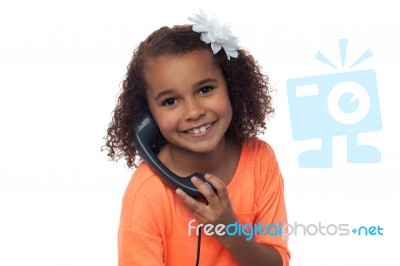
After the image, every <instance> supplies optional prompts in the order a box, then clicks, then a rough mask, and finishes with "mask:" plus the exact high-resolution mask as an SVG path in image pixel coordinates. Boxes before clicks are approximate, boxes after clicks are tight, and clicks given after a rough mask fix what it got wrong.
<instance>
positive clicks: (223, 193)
mask: <svg viewBox="0 0 400 266" xmlns="http://www.w3.org/2000/svg"><path fill="white" fill-rule="evenodd" d="M205 179H206V180H207V182H209V183H210V184H211V185H212V186H213V187H214V188H215V189H216V190H217V195H218V198H219V199H220V201H226V200H229V195H228V190H227V188H226V186H225V184H224V182H223V181H222V180H221V179H220V178H218V177H216V176H214V175H210V174H206V175H205Z"/></svg>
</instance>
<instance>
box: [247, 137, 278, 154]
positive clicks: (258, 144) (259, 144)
mask: <svg viewBox="0 0 400 266" xmlns="http://www.w3.org/2000/svg"><path fill="white" fill-rule="evenodd" d="M242 149H243V153H244V154H245V155H246V156H263V157H264V156H267V157H272V158H275V153H274V150H273V148H272V147H271V145H269V144H268V143H267V142H266V141H264V140H262V139H259V138H257V139H254V140H248V141H246V142H245V143H244V144H243V146H242Z"/></svg>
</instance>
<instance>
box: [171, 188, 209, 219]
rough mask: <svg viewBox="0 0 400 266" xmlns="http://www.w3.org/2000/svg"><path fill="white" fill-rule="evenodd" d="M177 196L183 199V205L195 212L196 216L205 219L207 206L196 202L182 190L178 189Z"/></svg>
mask: <svg viewBox="0 0 400 266" xmlns="http://www.w3.org/2000/svg"><path fill="white" fill-rule="evenodd" d="M176 194H177V195H178V196H179V197H180V198H181V199H182V201H183V203H184V204H185V205H186V206H187V207H188V208H189V209H190V210H191V211H192V212H193V214H194V215H196V216H198V217H199V218H202V219H204V212H205V208H204V207H205V205H204V204H203V203H201V202H199V201H197V200H195V199H194V198H192V197H191V196H189V195H188V194H187V193H185V192H184V191H183V190H182V189H180V188H178V189H176Z"/></svg>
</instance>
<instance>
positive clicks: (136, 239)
mask: <svg viewBox="0 0 400 266" xmlns="http://www.w3.org/2000/svg"><path fill="white" fill-rule="evenodd" d="M227 189H228V192H229V197H230V200H231V204H232V207H233V210H234V211H235V213H236V216H237V219H238V222H239V223H240V224H251V225H254V224H258V223H259V222H260V223H261V225H263V226H266V225H269V224H274V225H278V224H279V223H282V225H285V224H286V223H287V218H286V208H285V202H284V196H283V180H282V176H281V173H280V170H279V167H278V163H277V161H276V158H275V155H274V152H273V150H272V148H271V147H270V146H269V145H268V144H267V143H265V142H263V141H261V140H256V141H248V142H246V143H245V144H243V146H242V150H241V154H240V159H239V163H238V166H237V169H236V172H235V174H234V176H233V178H232V180H231V182H230V183H229V184H228V186H227ZM192 219H195V217H194V215H193V214H192V213H191V211H190V210H189V209H188V208H187V207H186V206H185V205H184V203H183V202H182V201H181V199H180V198H179V197H178V196H177V195H176V192H175V189H171V188H170V187H169V186H167V185H165V184H164V183H163V182H162V181H161V180H160V178H159V177H158V176H157V175H156V174H155V173H154V172H153V171H152V170H151V169H150V168H149V167H148V165H147V164H145V163H143V164H142V165H140V166H139V167H138V169H136V171H135V173H134V174H133V176H132V179H131V181H130V183H129V184H128V186H127V189H126V192H125V195H124V199H123V203H122V212H121V221H120V227H119V236H118V238H119V239H118V245H119V247H118V252H119V256H118V260H119V265H120V266H122V265H152V266H153V265H173V266H174V265H195V263H196V257H197V236H196V233H195V230H194V229H192V230H191V232H190V234H189V226H188V225H189V222H190V221H191V220H192ZM197 224H198V222H196V223H192V225H194V226H195V225H197ZM230 231H231V232H233V230H230ZM254 240H255V241H257V242H258V243H262V244H267V245H271V246H273V247H275V248H276V249H277V250H278V251H279V253H280V254H281V256H282V260H283V265H289V258H290V253H289V250H288V246H287V238H286V239H285V240H283V238H282V237H281V236H272V235H268V234H265V233H264V235H263V234H256V235H255V236H254ZM200 265H218V266H219V265H221V266H222V265H229V266H232V265H237V262H236V261H235V259H234V257H233V256H232V255H231V254H230V253H229V252H228V251H227V250H226V249H225V248H224V247H223V246H222V245H221V244H220V243H219V242H218V241H217V240H216V239H215V238H214V237H212V236H208V235H206V234H204V233H203V234H202V236H201V250H200Z"/></svg>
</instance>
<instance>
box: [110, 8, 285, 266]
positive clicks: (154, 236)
mask: <svg viewBox="0 0 400 266" xmlns="http://www.w3.org/2000/svg"><path fill="white" fill-rule="evenodd" d="M191 20H192V21H193V22H194V25H177V26H174V27H172V28H168V27H162V28H161V29H159V30H156V31H155V32H153V33H152V34H151V35H150V36H148V37H147V39H146V40H144V41H143V42H142V43H140V45H139V46H138V47H137V49H136V50H135V52H134V54H133V57H132V60H131V62H130V64H129V66H128V71H127V74H126V78H125V79H124V81H123V84H122V91H121V94H120V96H119V98H118V102H117V106H116V108H115V110H114V115H113V119H112V121H111V123H110V125H109V128H108V130H107V138H106V140H107V142H106V145H105V148H106V149H107V150H108V155H109V156H110V157H111V159H114V160H117V159H119V158H121V157H125V159H126V161H127V165H128V166H129V167H137V169H136V171H135V172H134V174H133V176H132V179H131V181H130V183H129V184H128V186H127V189H126V192H125V195H124V199H123V204H122V213H121V220H120V226H119V265H188V264H189V265H195V264H196V263H197V264H199V261H200V264H201V265H288V263H289V258H290V253H289V251H288V247H287V240H286V239H285V237H282V235H281V234H280V233H279V228H278V225H279V224H281V225H282V224H286V222H287V220H286V210H285V203H284V196H283V180H282V176H281V173H280V170H279V167H278V163H277V161H276V158H275V155H274V153H273V150H272V149H271V147H270V146H269V145H268V144H267V143H265V142H263V141H261V140H260V139H257V137H256V136H257V134H259V133H262V132H263V131H264V130H265V122H264V121H265V119H266V117H267V115H270V114H272V113H273V108H272V107H271V97H270V95H269V84H268V79H267V77H266V76H264V75H263V74H262V73H261V70H260V67H259V66H258V64H257V63H256V61H255V60H254V58H253V57H252V56H251V55H250V54H249V53H248V52H246V51H245V50H243V49H240V48H239V47H238V45H237V42H236V38H235V37H234V36H232V34H231V32H230V30H229V28H228V27H226V26H224V25H220V24H218V22H217V21H216V20H215V18H209V17H207V16H206V15H205V14H204V13H200V14H199V15H197V16H196V17H194V18H192V19H191ZM144 111H149V112H151V114H152V116H153V117H154V119H155V121H156V123H157V125H158V127H159V129H160V131H161V133H162V137H161V138H160V139H158V140H157V141H156V144H155V145H154V150H155V151H156V153H157V156H158V158H159V159H160V160H161V161H162V162H163V163H164V164H165V165H166V166H167V167H168V168H169V169H170V170H172V171H173V172H174V173H176V174H178V175H180V176H187V175H189V174H191V173H193V172H203V173H207V174H206V180H207V181H208V182H209V183H210V184H212V185H213V186H214V188H215V189H216V192H214V191H213V189H211V188H210V187H209V186H208V185H207V184H206V183H204V182H202V181H201V180H200V179H198V178H196V177H192V178H191V181H192V183H193V184H194V186H195V187H196V188H197V189H198V190H199V191H200V192H201V193H202V194H203V195H204V198H205V199H206V201H207V202H202V201H198V200H195V199H194V198H192V197H190V196H189V195H187V194H186V193H185V192H183V191H182V190H180V189H174V188H172V187H170V186H167V185H166V184H165V183H163V182H162V181H161V180H160V178H159V177H158V176H157V175H156V174H155V173H154V172H153V171H152V170H151V168H149V166H148V165H147V164H146V163H143V162H141V161H140V158H138V154H137V151H136V149H135V146H134V144H133V141H132V136H133V131H134V125H136V124H137V123H138V120H139V119H140V117H141V114H142V113H143V112H144ZM201 232H203V234H202V235H201Z"/></svg>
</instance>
